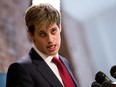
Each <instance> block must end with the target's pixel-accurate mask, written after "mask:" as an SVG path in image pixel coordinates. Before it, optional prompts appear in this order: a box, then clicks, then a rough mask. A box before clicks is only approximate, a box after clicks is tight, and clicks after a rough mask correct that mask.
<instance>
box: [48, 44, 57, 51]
mask: <svg viewBox="0 0 116 87" xmlns="http://www.w3.org/2000/svg"><path fill="white" fill-rule="evenodd" d="M55 47H56V45H50V46H47V49H48V50H49V51H54V50H55Z"/></svg>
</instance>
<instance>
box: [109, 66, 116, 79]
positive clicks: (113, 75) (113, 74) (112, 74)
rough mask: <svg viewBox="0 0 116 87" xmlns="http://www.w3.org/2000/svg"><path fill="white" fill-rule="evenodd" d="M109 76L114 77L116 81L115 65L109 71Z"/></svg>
mask: <svg viewBox="0 0 116 87" xmlns="http://www.w3.org/2000/svg"><path fill="white" fill-rule="evenodd" d="M110 74H111V76H112V77H114V78H115V79H116V65H114V66H112V68H111V70H110Z"/></svg>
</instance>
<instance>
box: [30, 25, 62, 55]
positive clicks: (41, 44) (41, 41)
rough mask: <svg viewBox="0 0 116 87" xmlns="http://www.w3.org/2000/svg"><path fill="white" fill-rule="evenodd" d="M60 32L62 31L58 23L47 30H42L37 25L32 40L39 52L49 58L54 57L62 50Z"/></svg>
mask: <svg viewBox="0 0 116 87" xmlns="http://www.w3.org/2000/svg"><path fill="white" fill-rule="evenodd" d="M60 32H61V29H60V28H59V27H58V26H57V24H56V23H53V24H51V26H49V27H48V28H47V29H46V28H43V29H40V28H39V26H38V25H35V32H34V35H31V38H32V39H33V41H34V44H35V46H36V47H37V49H38V50H39V51H41V52H42V53H43V54H45V55H47V56H54V55H56V54H57V52H58V51H59V48H60V43H61V37H60Z"/></svg>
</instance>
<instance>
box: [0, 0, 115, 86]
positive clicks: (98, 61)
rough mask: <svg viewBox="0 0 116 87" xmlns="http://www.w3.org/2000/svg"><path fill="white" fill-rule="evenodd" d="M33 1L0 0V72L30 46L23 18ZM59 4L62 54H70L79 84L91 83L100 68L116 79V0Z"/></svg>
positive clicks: (68, 0)
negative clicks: (115, 67) (112, 70)
mask: <svg viewBox="0 0 116 87" xmlns="http://www.w3.org/2000/svg"><path fill="white" fill-rule="evenodd" d="M30 5H31V0H8V1H7V0H0V73H4V72H5V73H6V72H7V69H8V67H9V65H10V64H11V63H12V62H14V61H17V60H18V59H19V58H20V57H22V56H24V55H25V54H27V53H28V51H29V49H30V47H31V42H30V40H29V38H28V35H27V33H26V26H25V22H24V14H25V10H26V9H27V8H28V6H30ZM60 5H61V14H62V30H63V31H62V33H61V34H62V43H61V49H60V54H61V55H63V56H65V57H67V58H68V60H69V62H70V64H71V66H72V68H73V71H74V74H75V76H76V78H77V80H78V83H79V85H80V87H91V83H92V82H93V81H94V80H95V79H94V78H95V74H96V73H97V72H98V71H103V72H104V73H105V74H106V75H107V76H108V77H109V78H111V79H112V80H114V79H113V78H112V77H111V76H110V72H109V71H110V68H111V66H113V65H115V64H116V53H115V52H116V46H115V44H116V39H115V37H116V0H61V3H60ZM114 81H115V80H114ZM0 84H1V83H0ZM0 87H1V86H0Z"/></svg>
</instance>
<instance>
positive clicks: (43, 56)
mask: <svg viewBox="0 0 116 87" xmlns="http://www.w3.org/2000/svg"><path fill="white" fill-rule="evenodd" d="M32 47H33V49H34V50H35V51H36V52H37V53H38V54H39V55H40V56H41V57H42V58H43V59H44V61H47V62H48V61H49V62H51V60H52V58H53V56H46V55H45V54H43V53H42V52H40V51H39V50H38V49H37V47H36V46H35V45H33V46H32ZM56 57H57V58H59V57H58V53H57V54H56Z"/></svg>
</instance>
